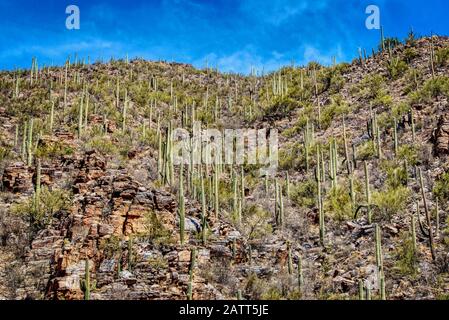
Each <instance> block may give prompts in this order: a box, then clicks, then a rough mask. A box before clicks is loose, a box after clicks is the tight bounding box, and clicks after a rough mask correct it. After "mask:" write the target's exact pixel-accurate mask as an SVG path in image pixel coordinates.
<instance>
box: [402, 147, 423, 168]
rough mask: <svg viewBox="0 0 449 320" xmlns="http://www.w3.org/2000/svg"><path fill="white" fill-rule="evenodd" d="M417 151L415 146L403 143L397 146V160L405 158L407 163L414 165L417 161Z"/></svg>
mask: <svg viewBox="0 0 449 320" xmlns="http://www.w3.org/2000/svg"><path fill="white" fill-rule="evenodd" d="M418 152H419V150H418V147H417V146H414V145H409V144H404V145H400V146H399V148H398V155H397V157H398V159H399V160H406V161H407V163H408V164H409V165H411V166H415V165H417V164H418V162H419V157H418Z"/></svg>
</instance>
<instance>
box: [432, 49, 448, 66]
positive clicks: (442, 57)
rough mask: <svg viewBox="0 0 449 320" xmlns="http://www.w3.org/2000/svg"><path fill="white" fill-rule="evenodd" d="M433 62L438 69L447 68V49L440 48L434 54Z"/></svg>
mask: <svg viewBox="0 0 449 320" xmlns="http://www.w3.org/2000/svg"><path fill="white" fill-rule="evenodd" d="M435 62H436V65H437V66H439V67H446V66H449V48H442V49H440V50H438V51H437V52H436V53H435Z"/></svg>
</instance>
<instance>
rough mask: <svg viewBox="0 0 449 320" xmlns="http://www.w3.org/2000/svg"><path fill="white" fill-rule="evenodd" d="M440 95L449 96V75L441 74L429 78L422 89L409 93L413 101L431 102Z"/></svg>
mask: <svg viewBox="0 0 449 320" xmlns="http://www.w3.org/2000/svg"><path fill="white" fill-rule="evenodd" d="M440 96H445V97H449V77H446V76H439V77H435V78H434V79H429V80H427V81H426V82H425V83H424V86H423V88H422V89H421V90H418V91H413V92H412V93H410V94H409V98H410V101H411V103H415V104H416V103H430V102H432V99H434V98H438V97H440Z"/></svg>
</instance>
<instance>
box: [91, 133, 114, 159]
mask: <svg viewBox="0 0 449 320" xmlns="http://www.w3.org/2000/svg"><path fill="white" fill-rule="evenodd" d="M86 146H87V147H88V148H90V149H94V150H96V151H98V152H99V153H101V154H102V155H114V154H117V152H118V150H117V147H116V146H115V144H114V143H113V142H112V141H111V139H109V138H108V137H93V138H92V139H91V140H90V141H89V142H88V143H87V145H86Z"/></svg>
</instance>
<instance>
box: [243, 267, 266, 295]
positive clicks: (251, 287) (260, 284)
mask: <svg viewBox="0 0 449 320" xmlns="http://www.w3.org/2000/svg"><path fill="white" fill-rule="evenodd" d="M265 288H266V284H265V283H264V281H263V280H261V279H259V278H258V277H257V275H256V274H255V273H251V274H250V275H249V276H248V278H247V280H246V284H245V293H246V295H248V296H249V297H250V298H251V299H254V300H260V299H261V297H262V295H263V293H264V291H265Z"/></svg>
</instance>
